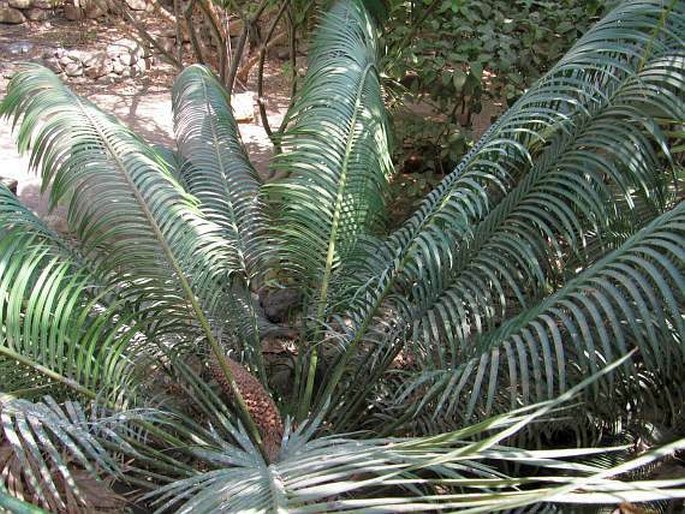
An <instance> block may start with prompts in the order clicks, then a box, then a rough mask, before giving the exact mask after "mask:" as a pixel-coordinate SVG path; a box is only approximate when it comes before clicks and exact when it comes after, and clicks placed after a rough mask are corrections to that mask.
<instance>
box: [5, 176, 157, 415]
mask: <svg viewBox="0 0 685 514" xmlns="http://www.w3.org/2000/svg"><path fill="white" fill-rule="evenodd" d="M0 232H1V233H2V238H1V239H0V326H2V332H0V356H2V359H1V361H0V362H1V364H0V377H2V378H3V380H2V384H3V386H2V387H3V389H4V391H5V392H12V391H15V394H19V392H18V390H29V389H33V388H38V389H39V390H40V389H42V388H46V387H49V386H51V385H56V386H59V387H63V388H67V389H71V390H72V391H73V392H75V393H78V394H83V395H85V396H86V397H89V398H91V399H92V398H94V397H96V396H100V397H104V398H105V399H106V400H107V401H115V402H120V401H123V402H130V401H132V400H134V398H135V386H136V384H137V383H138V382H139V380H140V377H137V376H136V375H137V371H136V363H141V362H144V361H145V359H146V358H147V356H148V352H147V351H144V350H143V349H142V348H141V346H140V344H135V341H136V339H139V338H140V337H142V336H143V334H141V333H140V332H139V331H138V329H137V326H136V321H137V320H136V319H135V318H132V317H131V313H130V311H129V310H128V309H127V308H126V306H125V302H122V301H120V300H119V299H117V298H116V294H117V291H116V290H115V289H114V288H112V287H110V286H108V285H107V284H106V283H104V280H103V277H102V276H101V275H99V274H98V273H97V270H94V269H93V268H92V266H90V265H89V263H88V262H87V260H86V259H85V258H84V257H83V256H81V255H79V254H78V252H77V251H76V250H74V249H72V248H71V247H70V246H69V245H68V244H67V243H66V242H65V241H64V240H62V239H61V238H60V237H59V236H58V235H57V234H55V233H53V232H52V231H51V230H50V229H49V228H47V227H46V226H45V224H44V223H43V222H42V221H41V220H39V219H38V218H37V217H36V216H35V215H34V214H33V213H32V212H30V211H29V210H28V209H27V208H26V207H24V206H23V205H22V204H21V203H20V202H19V201H18V200H17V198H16V197H15V196H14V195H13V194H12V193H11V192H10V191H9V190H7V189H6V188H4V187H3V188H2V189H0ZM142 367H143V366H141V369H142ZM15 373H18V374H19V376H16V375H15ZM11 377H12V378H11ZM20 377H24V378H23V379H20V380H17V378H20ZM25 392H26V393H28V392H29V391H25Z"/></svg>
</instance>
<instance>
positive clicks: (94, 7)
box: [85, 0, 109, 20]
mask: <svg viewBox="0 0 685 514" xmlns="http://www.w3.org/2000/svg"><path fill="white" fill-rule="evenodd" d="M108 11H109V6H108V5H107V1H106V0H90V1H89V2H88V3H87V4H86V9H85V15H86V18H88V19H90V20H95V19H97V18H100V17H101V16H104V15H105V14H107V12H108Z"/></svg>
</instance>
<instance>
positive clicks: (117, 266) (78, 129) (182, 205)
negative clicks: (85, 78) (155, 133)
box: [0, 65, 259, 441]
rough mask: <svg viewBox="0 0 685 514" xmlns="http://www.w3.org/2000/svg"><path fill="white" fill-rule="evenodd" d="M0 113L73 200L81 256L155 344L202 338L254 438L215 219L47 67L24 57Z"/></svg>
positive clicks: (54, 185)
mask: <svg viewBox="0 0 685 514" xmlns="http://www.w3.org/2000/svg"><path fill="white" fill-rule="evenodd" d="M0 113H1V114H3V115H4V116H7V117H14V120H15V123H16V122H17V121H18V120H19V119H21V127H20V129H19V133H18V140H19V147H20V149H21V150H23V151H25V150H27V149H28V148H32V154H31V164H32V165H33V166H34V167H39V166H40V167H41V171H42V176H43V182H44V184H45V185H47V184H50V185H51V195H50V197H51V201H52V203H53V204H54V203H57V202H58V201H60V200H62V199H65V198H68V199H69V208H68V221H69V225H70V227H71V229H72V230H73V231H74V232H75V234H76V235H77V236H78V238H79V240H80V244H81V248H82V251H83V253H84V255H85V256H86V257H87V258H88V259H89V260H91V261H93V262H96V263H97V267H98V270H99V271H100V273H101V274H102V275H104V276H107V277H108V279H109V285H110V286H111V287H116V288H117V292H118V296H119V300H120V301H123V302H127V303H129V304H132V305H134V306H135V307H136V309H135V311H136V312H138V313H139V314H141V315H142V316H139V318H138V319H137V320H136V321H137V322H138V323H140V324H142V325H143V327H144V328H143V331H144V332H146V333H148V334H149V335H150V337H151V339H152V340H153V341H154V342H156V343H158V344H160V343H162V340H161V339H160V338H161V337H162V336H167V341H166V344H168V345H173V343H174V341H172V340H171V339H170V338H174V339H175V341H176V342H180V343H183V344H185V345H188V346H191V347H194V346H196V345H197V343H198V342H199V343H201V344H202V346H205V345H206V346H208V347H209V349H210V350H211V353H212V354H213V356H212V358H213V359H215V360H216V362H217V365H218V366H219V368H220V369H221V370H222V372H223V373H224V375H225V376H226V379H227V382H228V383H229V384H230V385H231V387H233V388H234V399H235V402H234V403H235V406H236V407H237V413H238V414H239V415H240V416H241V417H242V419H243V422H244V423H245V424H246V426H248V427H250V429H251V431H252V433H253V436H254V437H255V440H256V441H259V435H258V433H257V429H256V427H255V425H254V423H253V421H252V419H251V417H250V414H249V412H248V410H247V406H246V405H245V403H244V399H243V397H242V395H241V393H240V391H239V390H238V389H237V385H236V383H235V380H234V378H233V376H232V374H231V371H230V369H229V367H228V363H227V361H226V349H225V348H224V347H223V346H222V344H221V343H222V342H223V341H222V340H221V339H222V336H224V339H226V340H228V341H227V343H230V340H231V338H232V337H233V338H235V339H238V334H237V328H238V327H236V326H235V324H233V323H231V321H234V320H235V319H236V316H235V314H234V315H233V316H231V315H230V313H227V312H226V311H227V310H230V306H231V303H232V302H231V301H227V298H230V294H231V284H232V281H233V277H232V273H233V272H236V271H238V272H240V271H241V268H240V263H239V262H236V259H235V257H236V255H237V252H235V251H233V250H232V249H231V245H230V244H229V242H228V241H226V240H225V239H224V238H223V235H222V229H221V227H220V226H218V225H217V224H215V223H213V222H211V221H209V220H207V219H205V218H204V217H203V216H202V215H201V213H200V212H199V211H198V209H197V200H196V199H195V198H194V197H192V196H191V195H189V194H187V193H186V192H185V191H184V190H183V188H182V187H181V186H180V185H179V184H178V182H176V180H175V179H174V177H173V174H172V173H171V172H170V171H169V169H168V168H167V166H166V161H165V159H164V158H162V157H161V156H160V155H159V154H158V153H156V152H155V151H154V150H153V149H152V148H151V147H150V146H148V145H147V144H146V143H145V142H144V141H142V139H140V138H139V137H138V136H136V135H135V134H133V133H132V132H131V131H130V130H129V129H127V128H126V127H124V126H123V125H122V124H121V123H119V122H118V121H117V120H116V119H115V118H113V117H112V116H109V115H106V114H104V113H102V112H101V111H99V110H98V109H97V108H96V107H95V106H94V105H92V104H91V103H89V102H87V101H85V100H83V99H81V98H80V97H78V96H77V95H75V94H74V93H72V92H71V91H70V90H69V89H68V88H67V87H66V86H65V85H64V84H63V83H62V82H61V81H60V80H59V78H57V77H56V76H55V75H54V74H53V73H52V72H50V71H49V70H47V69H45V68H42V67H40V66H37V65H27V67H26V68H25V69H24V70H23V71H20V72H18V73H17V74H16V75H14V76H13V78H12V80H11V81H10V83H9V86H8V93H7V96H6V98H5V99H4V100H3V102H2V105H1V106H0ZM227 346H229V347H230V345H229V344H227Z"/></svg>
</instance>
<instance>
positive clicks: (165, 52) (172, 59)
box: [123, 9, 183, 70]
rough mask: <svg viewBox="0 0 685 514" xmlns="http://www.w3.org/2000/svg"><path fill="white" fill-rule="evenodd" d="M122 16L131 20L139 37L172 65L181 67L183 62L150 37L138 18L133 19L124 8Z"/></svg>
mask: <svg viewBox="0 0 685 514" xmlns="http://www.w3.org/2000/svg"><path fill="white" fill-rule="evenodd" d="M123 12H124V16H125V17H126V19H127V20H128V21H130V22H131V24H132V25H133V26H134V28H135V29H136V31H137V32H138V34H139V35H140V37H142V38H143V39H144V40H145V41H147V42H148V43H150V44H151V45H152V46H153V47H154V48H155V50H157V51H158V52H159V53H160V55H161V56H162V57H164V58H165V59H167V60H168V61H169V62H170V63H171V64H172V65H173V66H175V67H176V68H178V69H179V70H180V69H182V68H183V64H181V61H179V60H178V59H177V58H176V56H175V55H174V54H172V53H171V52H169V51H168V50H166V49H165V48H164V47H163V46H162V45H160V44H159V42H157V40H156V39H155V38H154V37H152V35H151V34H150V33H149V32H148V31H147V30H146V29H145V27H143V26H142V25H141V24H140V22H139V21H138V20H136V19H135V17H133V16H132V15H131V13H130V12H128V11H127V10H126V9H124V11H123Z"/></svg>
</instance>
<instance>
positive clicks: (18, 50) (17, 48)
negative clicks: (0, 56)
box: [7, 41, 34, 55]
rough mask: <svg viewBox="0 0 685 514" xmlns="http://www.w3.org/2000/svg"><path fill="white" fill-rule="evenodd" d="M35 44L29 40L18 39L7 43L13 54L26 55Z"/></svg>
mask: <svg viewBox="0 0 685 514" xmlns="http://www.w3.org/2000/svg"><path fill="white" fill-rule="evenodd" d="M33 47H34V44H33V43H30V42H29V41H16V42H14V43H11V44H9V45H7V50H8V51H9V53H10V54H12V55H24V54H27V53H29V52H30V51H31V50H33Z"/></svg>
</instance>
